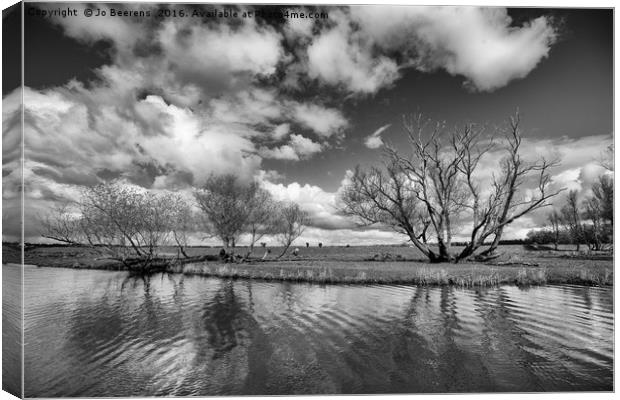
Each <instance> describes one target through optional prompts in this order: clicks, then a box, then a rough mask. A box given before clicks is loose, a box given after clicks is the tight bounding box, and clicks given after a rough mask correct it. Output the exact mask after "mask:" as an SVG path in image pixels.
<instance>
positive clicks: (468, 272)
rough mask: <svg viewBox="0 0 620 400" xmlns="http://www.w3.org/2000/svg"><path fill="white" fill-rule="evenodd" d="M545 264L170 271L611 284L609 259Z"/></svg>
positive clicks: (369, 280) (344, 279)
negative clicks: (603, 261) (605, 261)
mask: <svg viewBox="0 0 620 400" xmlns="http://www.w3.org/2000/svg"><path fill="white" fill-rule="evenodd" d="M562 261H563V262H562V263H561V264H559V263H558V264H556V263H553V262H548V263H547V265H544V266H540V265H539V266H535V267H532V266H524V265H517V264H514V265H488V264H479V263H462V264H449V263H444V264H428V263H424V262H411V261H407V262H373V261H365V262H357V263H353V262H337V261H334V262H330V261H320V262H304V261H299V262H293V261H284V262H263V263H244V264H217V263H194V264H187V265H185V266H183V267H180V268H178V269H177V270H176V271H175V272H180V273H184V274H187V275H202V276H215V277H220V278H233V279H236V278H246V279H261V280H278V281H293V282H316V283H347V284H351V283H354V284H382V283H383V284H388V283H389V284H414V285H455V286H460V287H474V286H495V285H499V284H517V285H543V284H560V283H569V284H579V285H589V286H592V285H596V286H607V285H613V270H612V266H611V265H610V264H609V263H601V262H597V261H586V262H584V260H579V261H578V262H575V263H566V260H562Z"/></svg>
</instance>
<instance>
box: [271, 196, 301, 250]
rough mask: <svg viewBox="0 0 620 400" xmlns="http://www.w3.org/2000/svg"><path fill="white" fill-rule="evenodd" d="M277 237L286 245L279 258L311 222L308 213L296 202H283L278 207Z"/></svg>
mask: <svg viewBox="0 0 620 400" xmlns="http://www.w3.org/2000/svg"><path fill="white" fill-rule="evenodd" d="M276 221H277V222H276V234H275V236H276V239H277V240H278V242H279V243H280V244H281V245H282V246H283V247H284V249H283V250H282V253H280V255H279V256H278V257H277V258H281V257H282V256H283V255H284V254H286V251H287V250H288V248H289V247H290V246H291V244H292V243H293V242H294V241H295V239H297V238H298V237H300V236H301V234H302V233H303V232H304V230H305V229H306V224H307V223H308V222H309V218H308V213H307V212H306V211H304V210H302V209H301V208H300V207H299V205H298V204H296V203H283V204H280V206H279V207H278V218H277V220H276Z"/></svg>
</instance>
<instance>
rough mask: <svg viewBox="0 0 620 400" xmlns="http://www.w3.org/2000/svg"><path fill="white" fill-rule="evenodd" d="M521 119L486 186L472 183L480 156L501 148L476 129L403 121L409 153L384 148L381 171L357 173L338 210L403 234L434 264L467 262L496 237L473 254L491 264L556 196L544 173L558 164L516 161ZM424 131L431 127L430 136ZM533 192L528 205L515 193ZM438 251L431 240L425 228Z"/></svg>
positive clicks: (515, 120)
mask: <svg viewBox="0 0 620 400" xmlns="http://www.w3.org/2000/svg"><path fill="white" fill-rule="evenodd" d="M519 123H520V120H519V116H518V114H517V115H516V116H514V117H512V118H511V119H510V123H509V128H508V129H507V130H505V131H504V132H503V133H504V135H503V142H504V144H505V145H504V146H503V147H502V148H501V149H500V150H501V151H503V152H504V153H505V158H504V160H503V161H502V163H501V173H500V174H499V176H495V175H494V176H493V178H492V181H491V182H490V183H487V184H486V185H484V184H483V183H482V182H479V181H478V179H477V177H476V171H477V169H478V167H479V165H480V161H481V159H482V157H483V156H484V155H485V154H487V153H489V152H490V151H491V150H494V149H496V148H497V147H498V144H497V143H496V142H495V141H494V140H493V138H488V137H485V136H484V130H483V129H481V128H478V127H477V126H475V125H473V124H468V125H465V126H464V127H463V128H461V129H456V130H454V131H452V132H449V133H448V134H446V133H447V132H446V129H445V126H444V125H443V124H430V123H429V121H424V120H423V119H422V117H421V116H419V115H418V116H415V117H414V118H411V119H405V120H404V127H405V130H406V132H407V134H408V137H409V142H410V143H411V145H412V148H413V151H412V154H411V155H409V156H404V155H402V154H401V153H399V151H398V150H396V149H394V148H393V147H390V146H387V148H386V152H385V159H386V160H385V162H384V168H383V169H379V168H376V167H375V168H372V169H371V170H370V171H369V172H364V171H361V170H360V169H359V168H356V170H355V173H354V174H353V176H352V178H351V183H350V184H349V185H348V186H347V187H346V188H345V190H344V191H343V195H342V196H341V202H342V204H343V205H342V208H341V209H342V212H343V213H344V214H345V215H350V216H355V217H357V218H358V219H359V220H360V222H362V223H365V224H383V225H388V226H392V227H393V228H395V229H396V230H397V231H399V232H402V233H404V234H406V235H407V236H408V237H409V239H410V240H411V241H412V243H413V244H414V245H415V246H416V247H417V248H418V249H420V251H422V253H423V254H424V255H425V256H426V257H428V259H429V260H430V261H431V262H441V261H459V260H462V259H465V258H468V257H470V256H472V255H474V254H475V252H476V251H477V250H478V249H480V248H481V247H483V246H484V245H485V244H486V240H487V239H489V238H493V240H492V243H491V244H490V246H489V247H488V248H487V249H485V250H484V251H482V252H481V253H479V254H478V256H480V257H485V258H491V257H495V256H496V255H495V254H494V252H495V250H496V249H497V246H498V245H499V242H500V240H501V237H502V234H503V231H504V228H505V227H506V226H507V225H509V224H511V223H512V222H514V221H515V220H516V219H518V218H520V217H522V216H523V215H525V214H527V213H529V212H531V211H533V210H536V209H538V208H541V207H545V206H547V205H548V204H549V203H548V200H549V199H550V198H552V197H553V196H555V195H557V194H558V193H559V192H560V191H561V190H560V191H553V192H549V190H548V189H549V184H550V176H549V169H550V168H551V167H553V166H555V165H557V162H555V161H553V162H547V161H546V160H544V159H543V160H540V161H538V162H535V163H526V162H525V161H523V160H522V159H521V156H520V147H521V140H522V139H521V131H520V129H519ZM429 126H430V127H431V129H430V130H429V129H428V128H429ZM531 179H533V180H535V182H536V187H537V190H536V191H535V194H534V195H533V196H530V197H529V198H528V199H521V198H520V197H519V196H518V195H519V193H520V191H521V189H522V187H523V186H524V185H525V183H526V182H527V181H528V180H531ZM465 217H470V218H471V221H472V226H471V230H470V231H469V232H470V240H469V242H468V243H467V245H466V246H465V247H464V248H463V249H462V250H461V251H460V252H459V253H458V254H452V253H451V252H450V248H451V244H452V235H453V229H454V224H455V222H456V221H463V220H465ZM429 228H430V229H431V238H432V239H434V240H436V243H437V245H436V246H437V249H436V250H435V249H434V248H433V246H431V244H430V243H429V242H428V236H429V235H428V234H427V230H428V229H429Z"/></svg>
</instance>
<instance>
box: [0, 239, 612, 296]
mask: <svg viewBox="0 0 620 400" xmlns="http://www.w3.org/2000/svg"><path fill="white" fill-rule="evenodd" d="M275 250H276V249H274V251H272V253H275V252H276V251H275ZM218 251H219V249H218V248H205V247H201V248H192V249H191V251H189V252H188V253H189V255H190V256H194V257H195V256H199V255H205V256H214V255H215V254H217V252H218ZM242 251H244V249H239V253H242ZM502 251H503V252H504V256H503V257H501V258H499V259H497V260H495V261H494V262H492V263H476V262H464V263H460V264H451V263H441V264H430V263H427V262H425V261H423V260H421V259H420V258H415V257H416V256H418V257H419V254H417V253H416V250H415V249H412V248H408V247H400V246H364V247H355V248H354V247H351V248H349V247H347V248H345V247H325V248H321V249H320V248H303V249H302V250H301V252H300V256H298V257H292V256H290V257H289V258H288V259H282V260H274V259H269V260H267V261H260V260H258V259H255V260H253V261H250V262H240V263H221V262H214V261H204V262H196V263H189V264H185V265H177V266H173V267H170V268H169V270H170V272H174V273H183V274H187V275H201V276H213V277H220V278H232V279H238V278H241V279H261V280H278V281H291V282H316V283H328V284H338V283H345V284H382V283H384V284H414V285H455V286H461V287H472V286H494V285H499V284H517V285H544V284H576V285H588V286H592V285H596V286H610V285H613V260H612V257H611V256H610V255H603V254H585V253H576V252H570V251H566V250H565V251H559V252H556V251H545V252H536V251H527V250H525V249H524V248H523V247H522V246H506V247H504V248H503V249H502ZM2 255H3V262H4V263H7V262H10V263H20V262H21V259H20V258H21V255H20V252H19V247H15V246H13V245H9V244H3V252H2ZM173 255H174V254H172V253H171V254H170V256H173ZM25 263H26V264H32V265H37V266H40V267H57V268H78V269H105V270H123V269H124V267H123V265H122V264H121V263H119V262H117V261H112V260H109V259H103V258H100V256H99V255H98V253H97V252H96V251H95V250H93V249H91V248H88V247H79V246H31V247H28V248H27V250H26V252H25Z"/></svg>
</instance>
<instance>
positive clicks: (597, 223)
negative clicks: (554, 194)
mask: <svg viewBox="0 0 620 400" xmlns="http://www.w3.org/2000/svg"><path fill="white" fill-rule="evenodd" d="M613 201H614V187H613V181H612V179H611V178H610V177H609V176H608V175H601V176H600V177H599V181H598V182H596V183H594V184H593V185H592V196H590V197H588V198H586V199H585V201H584V208H585V210H584V212H583V216H584V217H585V218H586V219H587V220H588V221H589V222H590V229H588V232H589V233H590V234H589V235H586V238H587V239H588V243H589V246H590V248H591V249H592V250H601V249H602V248H603V243H608V242H612V236H613V224H614V203H613Z"/></svg>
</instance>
